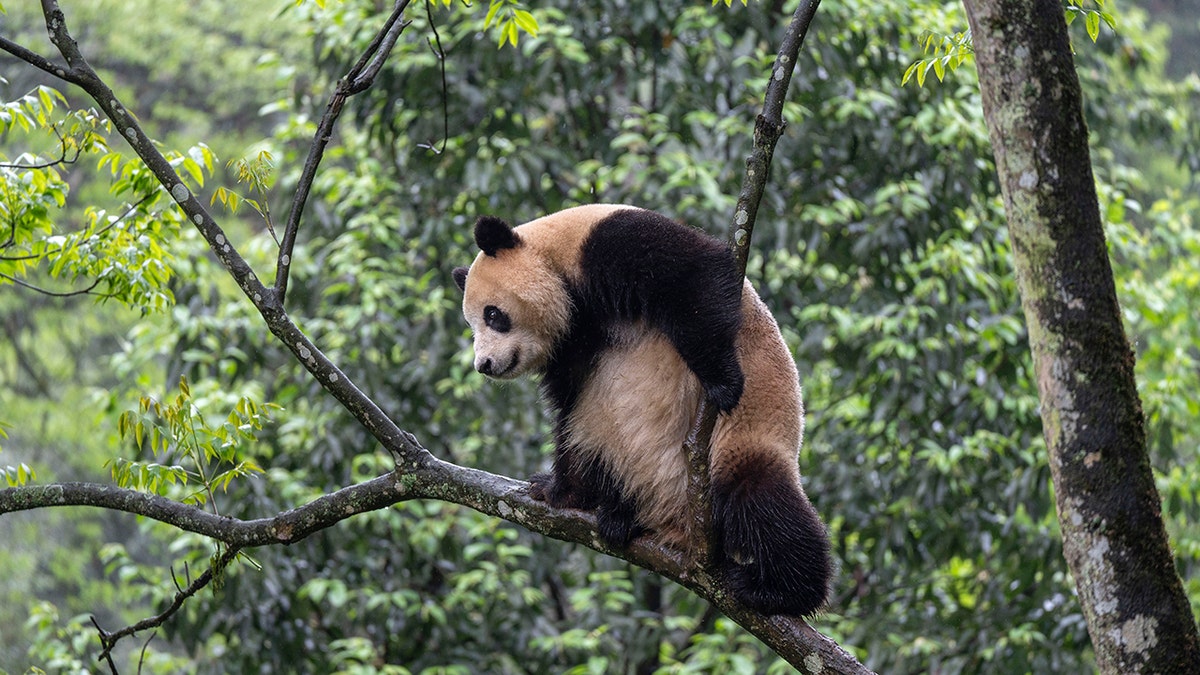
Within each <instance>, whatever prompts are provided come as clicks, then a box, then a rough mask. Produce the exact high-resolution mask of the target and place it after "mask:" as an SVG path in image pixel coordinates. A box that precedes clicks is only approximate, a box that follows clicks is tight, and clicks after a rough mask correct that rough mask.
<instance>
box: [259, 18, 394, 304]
mask: <svg viewBox="0 0 1200 675" xmlns="http://www.w3.org/2000/svg"><path fill="white" fill-rule="evenodd" d="M410 1H411V0H397V1H396V5H395V7H394V8H393V10H392V14H391V16H389V17H388V19H387V21H386V22H384V24H383V27H382V28H380V29H379V32H378V33H376V34H375V38H374V39H373V40H371V44H370V45H369V46H368V47H367V49H366V51H364V52H363V54H362V56H361V57H360V58H359V59H358V63H355V64H354V67H353V68H351V69H350V71H349V72H347V73H346V76H345V77H343V78H342V79H340V80H338V83H337V87H336V88H335V89H334V92H333V96H332V97H331V98H330V99H329V104H328V105H327V106H326V108H325V114H324V115H323V116H322V117H321V122H320V123H319V124H318V125H317V133H316V135H314V136H313V142H312V145H310V146H309V148H308V157H307V158H306V159H305V160H304V168H303V169H302V170H301V171H300V179H299V180H298V181H297V183H296V194H295V195H294V196H293V198H292V208H291V211H289V212H288V218H287V222H286V224H285V225H284V228H283V241H281V242H280V244H279V259H278V262H277V263H276V267H275V293H276V295H277V296H278V298H279V304H280V306H282V305H283V302H284V296H286V295H287V285H288V275H289V273H290V271H291V268H292V250H293V249H294V248H295V246H296V232H297V230H298V229H299V227H300V217H301V215H302V214H303V212H304V204H305V202H307V201H308V195H309V193H310V192H312V185H313V180H314V179H315V178H316V175H317V167H318V166H320V164H321V159H322V158H324V156H325V148H326V146H328V145H329V141H330V140H331V139H332V138H333V127H334V125H335V124H337V120H338V118H339V117H341V114H342V108H343V106H345V104H346V99H347V98H349V97H351V96H353V95H355V94H358V93H361V92H363V91H366V89H367V88H368V87H370V86H371V84H372V83H373V82H374V81H375V76H376V75H377V74H379V70H380V69H381V68H382V67H383V63H384V61H385V60H386V59H387V57H388V54H390V53H391V51H392V47H394V46H395V45H396V40H398V39H399V38H400V33H402V32H403V31H404V29H405V28H406V27H407V26H408V22H402V21H400V17H401V16H403V15H404V10H405V9H406V8H407V7H408V4H409V2H410Z"/></svg>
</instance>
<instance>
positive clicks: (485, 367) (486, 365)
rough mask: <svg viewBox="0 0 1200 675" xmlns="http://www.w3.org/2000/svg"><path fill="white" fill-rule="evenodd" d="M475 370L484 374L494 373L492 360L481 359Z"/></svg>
mask: <svg viewBox="0 0 1200 675" xmlns="http://www.w3.org/2000/svg"><path fill="white" fill-rule="evenodd" d="M475 370H478V371H479V372H480V373H483V374H484V375H491V374H492V360H491V359H484V360H483V361H480V362H479V363H478V364H476V365H475Z"/></svg>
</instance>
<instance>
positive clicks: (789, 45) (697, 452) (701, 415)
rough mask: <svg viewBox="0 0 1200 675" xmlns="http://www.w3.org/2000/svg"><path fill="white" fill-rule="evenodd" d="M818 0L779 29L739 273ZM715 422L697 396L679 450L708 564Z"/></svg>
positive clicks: (701, 558)
mask: <svg viewBox="0 0 1200 675" xmlns="http://www.w3.org/2000/svg"><path fill="white" fill-rule="evenodd" d="M820 2H821V0H802V2H801V3H800V5H799V6H798V7H796V11H795V13H794V14H793V15H792V21H791V23H790V24H788V27H787V30H786V31H784V34H783V39H782V40H781V42H780V45H779V53H778V55H777V56H776V57H775V64H774V66H772V68H771V78H770V80H769V82H768V84H767V90H766V93H765V94H764V96H763V109H762V113H760V114H759V116H758V118H757V120H756V122H755V125H754V144H753V145H752V147H751V150H750V156H749V157H747V158H746V174H745V176H744V178H743V179H742V190H741V193H740V194H739V195H738V201H737V207H736V208H735V209H734V217H733V224H732V226H731V227H730V230H729V232H730V235H729V240H730V244H731V245H732V247H733V256H734V260H735V261H736V263H737V269H738V275H739V276H742V277H744V276H746V261H747V260H748V259H749V257H750V240H751V236H752V235H753V232H754V221H755V220H756V219H757V218H758V205H759V203H760V202H761V201H762V196H763V192H764V191H765V190H766V185H767V172H768V170H769V169H770V167H771V158H772V157H773V156H774V154H775V144H776V143H777V142H778V141H779V137H780V136H782V135H783V130H784V127H786V126H787V123H786V122H785V121H784V120H783V102H784V100H785V98H786V97H787V90H788V86H789V85H790V84H791V81H792V71H793V70H794V69H795V65H796V59H797V57H798V56H799V54H800V47H801V45H803V44H804V37H805V36H806V35H807V34H808V27H809V26H810V25H811V24H812V20H813V17H814V16H815V15H816V13H817V5H819V4H820ZM716 422H717V411H716V409H715V408H713V407H712V406H711V405H709V403H708V400H707V399H705V398H703V397H702V398H701V399H700V407H699V409H698V410H697V411H696V419H695V421H694V422H693V423H692V428H691V431H690V432H689V433H688V437H687V440H686V441H685V442H684V446H683V449H684V453H685V454H686V455H687V458H688V497H689V500H690V504H689V506H690V507H691V510H692V523H691V528H692V537H691V539H692V550H694V551H696V552H697V556H698V562H699V563H700V564H702V565H704V566H706V567H707V566H708V565H709V564H710V563H711V562H712V551H713V547H714V545H715V543H716V542H715V541H714V540H713V539H714V536H715V533H714V532H713V528H712V523H711V521H712V489H711V478H710V476H709V461H708V459H709V449H710V448H709V445H710V444H711V441H712V432H713V428H714V427H715V426H716Z"/></svg>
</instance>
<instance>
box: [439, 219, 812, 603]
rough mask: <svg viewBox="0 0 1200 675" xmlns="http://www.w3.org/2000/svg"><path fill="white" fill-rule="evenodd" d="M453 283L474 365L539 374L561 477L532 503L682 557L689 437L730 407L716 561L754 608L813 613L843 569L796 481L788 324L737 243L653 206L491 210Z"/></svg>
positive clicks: (719, 475)
mask: <svg viewBox="0 0 1200 675" xmlns="http://www.w3.org/2000/svg"><path fill="white" fill-rule="evenodd" d="M474 235H475V243H476V244H477V245H478V247H479V249H480V252H479V253H478V255H477V256H476V257H475V260H474V262H473V263H471V265H470V267H469V268H467V267H459V268H457V269H455V270H454V271H453V277H454V280H455V282H456V283H457V285H458V287H459V288H460V289H462V290H463V291H464V295H463V314H464V316H465V317H466V320H467V323H468V324H469V325H470V327H471V330H472V331H473V333H474V348H475V362H474V364H475V369H476V370H477V371H479V372H480V373H482V374H484V375H486V376H488V377H491V378H498V379H508V378H514V377H517V376H519V375H524V374H536V375H540V376H541V388H542V391H543V395H544V397H545V398H546V399H547V400H548V403H549V405H550V406H551V407H552V408H553V412H554V413H555V416H556V418H555V425H554V441H555V455H554V462H553V467H552V470H551V471H550V472H549V473H547V474H538V475H535V476H533V477H532V478H531V487H530V496H531V497H532V498H534V499H536V500H539V501H544V502H546V503H548V504H549V505H551V506H554V507H570V508H578V509H588V510H594V511H595V513H596V518H597V524H598V528H599V534H600V536H601V537H602V538H603V540H604V541H605V542H607V543H608V544H610V545H613V546H618V547H623V546H625V545H627V544H628V543H629V541H630V540H631V539H632V538H633V537H635V536H638V535H640V534H643V533H645V532H650V533H653V535H654V536H656V537H657V538H658V539H659V540H661V541H663V542H664V543H666V544H668V545H672V546H675V547H678V548H681V549H686V547H687V545H688V542H689V541H690V540H691V539H690V534H689V532H688V529H687V528H688V525H689V523H691V522H692V518H691V517H690V516H689V502H688V498H687V486H688V475H687V474H688V470H687V464H686V457H685V455H684V450H683V443H684V439H685V437H686V435H687V433H688V431H689V429H690V427H691V425H692V423H693V419H694V417H695V415H696V411H697V408H698V406H699V404H700V401H701V397H707V398H708V400H709V401H710V402H711V403H712V404H713V405H714V406H715V407H716V408H717V410H718V411H719V415H718V418H717V421H716V426H715V428H714V430H713V434H712V446H711V451H710V466H711V469H710V474H711V489H712V503H713V514H712V515H713V518H712V523H713V527H714V529H715V534H716V537H715V539H716V542H717V550H716V558H715V560H716V561H718V564H719V565H720V573H722V574H723V575H724V577H725V579H726V580H727V582H728V584H729V587H730V588H731V590H732V591H733V592H734V594H735V596H736V597H737V599H738V600H740V601H741V602H742V603H743V604H745V605H747V606H749V607H751V608H753V609H755V610H758V611H760V612H763V613H766V614H788V615H795V616H810V615H812V614H813V613H815V612H817V611H818V610H819V609H821V608H822V606H823V605H824V604H825V601H826V598H827V596H828V593H829V585H830V577H831V575H832V565H831V562H830V551H829V541H828V538H827V535H826V532H825V528H824V526H823V525H822V523H821V520H820V518H819V517H818V515H817V513H816V511H815V509H814V508H813V507H812V505H811V503H810V502H809V500H808V498H807V497H806V496H805V494H804V490H803V489H802V487H801V485H800V472H799V468H798V463H797V452H798V450H799V447H800V441H801V436H802V434H803V428H804V422H803V419H804V410H803V406H802V403H801V399H800V386H799V382H798V378H797V374H796V366H795V364H794V363H793V361H792V358H791V355H790V353H789V352H788V349H787V347H786V346H785V344H784V342H783V338H782V336H781V335H780V333H779V327H778V326H777V325H776V323H775V320H774V318H773V317H772V316H771V313H770V312H769V311H768V309H767V308H766V306H765V305H764V304H763V302H762V300H760V299H759V297H758V294H757V293H755V291H754V289H753V288H752V287H751V286H750V284H749V283H748V282H743V280H742V279H741V277H740V275H739V274H738V273H737V269H736V266H735V264H734V261H733V257H732V255H731V253H730V250H729V247H728V246H727V245H726V244H724V243H722V242H720V241H718V240H716V239H713V238H711V237H709V236H707V235H705V234H703V233H701V232H700V231H699V230H696V229H693V228H690V227H687V226H685V225H682V224H679V223H676V222H674V221H673V220H671V219H669V218H667V217H666V216H663V215H660V214H658V213H655V212H653V211H649V210H645V209H641V208H634V207H629V206H621V205H609V204H595V205H588V206H578V207H574V208H569V209H566V210H563V211H559V212H557V213H553V214H550V215H547V216H545V217H542V218H538V219H537V220H534V221H532V222H529V223H526V224H524V225H521V226H519V227H515V228H514V227H511V226H509V225H508V223H506V222H505V221H503V220H501V219H499V218H496V217H492V216H484V217H481V218H479V220H478V221H477V222H476V224H475V232H474Z"/></svg>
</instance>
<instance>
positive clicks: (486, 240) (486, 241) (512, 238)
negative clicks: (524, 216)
mask: <svg viewBox="0 0 1200 675" xmlns="http://www.w3.org/2000/svg"><path fill="white" fill-rule="evenodd" d="M520 243H521V238H520V237H518V236H517V233H516V232H514V231H513V229H512V227H511V226H510V225H509V224H508V223H506V222H504V221H503V220H501V219H500V218H497V217H496V216H480V217H479V220H477V221H475V244H476V245H477V246H479V250H480V251H483V252H484V253H485V254H486V255H490V256H494V255H496V251H502V250H504V249H506V248H516V247H517V245H518V244H520Z"/></svg>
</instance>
